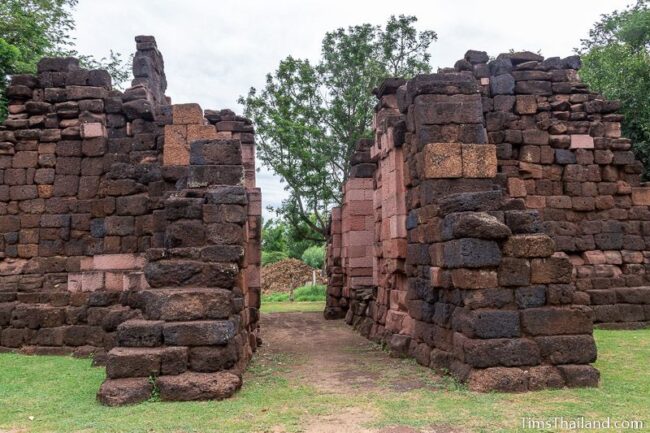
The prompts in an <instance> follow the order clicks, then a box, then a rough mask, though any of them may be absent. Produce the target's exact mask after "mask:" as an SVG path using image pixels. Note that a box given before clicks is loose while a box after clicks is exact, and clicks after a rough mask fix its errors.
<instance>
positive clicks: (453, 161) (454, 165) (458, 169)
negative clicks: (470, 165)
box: [424, 143, 463, 179]
mask: <svg viewBox="0 0 650 433" xmlns="http://www.w3.org/2000/svg"><path fill="white" fill-rule="evenodd" d="M461 149H462V148H461V144H460V143H429V144H427V145H426V146H425V148H424V176H425V177H427V178H430V179H435V178H450V177H451V178H454V177H461V176H462V175H463V159H462V150H461Z"/></svg>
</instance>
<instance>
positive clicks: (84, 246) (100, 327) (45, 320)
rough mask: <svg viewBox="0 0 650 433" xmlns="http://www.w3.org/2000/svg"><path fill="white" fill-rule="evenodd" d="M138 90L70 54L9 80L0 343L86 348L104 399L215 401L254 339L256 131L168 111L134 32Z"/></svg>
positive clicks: (230, 119) (156, 61)
mask: <svg viewBox="0 0 650 433" xmlns="http://www.w3.org/2000/svg"><path fill="white" fill-rule="evenodd" d="M136 42H137V52H136V54H135V58H134V63H133V74H134V79H133V81H132V86H131V87H130V88H129V89H127V90H126V91H124V92H120V91H117V90H113V89H112V86H111V79H110V76H109V75H108V73H106V72H105V71H101V70H92V71H88V70H85V69H82V68H80V67H79V63H78V61H77V60H76V59H72V58H46V59H43V60H42V61H41V62H40V63H39V64H38V74H37V75H19V76H14V77H13V78H12V81H11V85H10V86H9V87H8V90H7V96H8V98H9V99H10V103H9V112H10V115H9V117H8V119H7V120H6V121H5V122H4V125H3V126H2V127H0V233H1V234H2V236H0V350H3V351H12V350H20V351H21V352H23V353H30V354H68V353H73V354H75V355H78V356H87V355H94V356H95V362H96V363H100V364H103V363H105V364H106V365H107V376H108V378H107V381H106V382H105V383H104V384H103V385H102V388H101V390H100V392H99V393H98V397H99V398H100V400H101V401H102V402H103V403H105V404H109V405H114V404H122V403H132V402H136V401H141V400H144V399H147V398H149V396H150V395H151V393H152V391H153V385H152V383H150V380H149V378H150V377H156V378H157V379H156V382H155V386H156V388H157V389H158V391H159V393H160V396H161V398H162V399H164V400H193V399H206V398H223V397H226V396H229V395H230V394H232V393H233V392H234V391H235V390H236V389H238V388H239V386H240V385H241V372H242V371H243V369H244V368H245V366H246V364H247V362H248V360H249V359H250V358H251V356H252V352H253V351H254V350H255V348H256V346H257V343H258V318H259V304H260V289H259V287H260V280H259V265H260V250H259V247H260V223H261V221H260V219H261V195H260V191H259V189H258V188H256V187H255V144H254V136H253V127H252V125H251V122H250V121H248V120H247V119H245V118H242V117H240V116H236V115H235V114H234V113H232V112H231V111H229V110H221V111H213V110H206V111H205V112H203V110H202V109H201V107H199V106H198V105H197V104H177V105H172V104H171V103H170V101H169V99H168V98H167V97H166V96H165V89H166V87H167V83H166V78H165V73H164V65H163V59H162V55H161V54H160V52H159V51H158V49H157V46H156V42H155V40H154V39H153V38H152V37H147V36H139V37H137V38H136Z"/></svg>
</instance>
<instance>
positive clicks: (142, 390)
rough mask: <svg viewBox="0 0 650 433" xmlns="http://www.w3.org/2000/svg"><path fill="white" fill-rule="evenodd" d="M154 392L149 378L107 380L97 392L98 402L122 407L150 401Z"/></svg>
mask: <svg viewBox="0 0 650 433" xmlns="http://www.w3.org/2000/svg"><path fill="white" fill-rule="evenodd" d="M152 392H153V384H152V383H151V382H149V378H148V377H139V378H128V379H107V380H106V381H104V383H102V386H101V387H100V388H99V392H97V400H99V402H100V403H102V404H103V405H106V406H122V405H125V404H135V403H140V402H142V401H145V400H148V399H149V398H150V397H151V393H152Z"/></svg>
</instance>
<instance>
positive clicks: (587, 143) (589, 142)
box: [571, 134, 594, 149]
mask: <svg viewBox="0 0 650 433" xmlns="http://www.w3.org/2000/svg"><path fill="white" fill-rule="evenodd" d="M593 148H594V138H593V137H591V136H590V135H586V134H572V135H571V149H593Z"/></svg>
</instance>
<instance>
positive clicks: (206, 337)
mask: <svg viewBox="0 0 650 433" xmlns="http://www.w3.org/2000/svg"><path fill="white" fill-rule="evenodd" d="M235 332H236V328H235V323H234V322H232V321H229V320H218V321H217V320H198V321H194V322H167V323H165V324H164V326H163V338H164V342H165V344H166V345H170V346H210V345H225V344H227V343H228V342H229V341H230V340H231V339H232V338H233V337H234V336H235Z"/></svg>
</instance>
